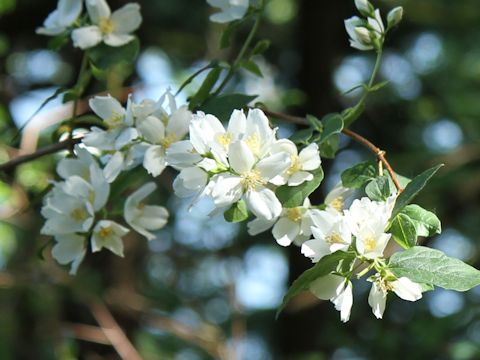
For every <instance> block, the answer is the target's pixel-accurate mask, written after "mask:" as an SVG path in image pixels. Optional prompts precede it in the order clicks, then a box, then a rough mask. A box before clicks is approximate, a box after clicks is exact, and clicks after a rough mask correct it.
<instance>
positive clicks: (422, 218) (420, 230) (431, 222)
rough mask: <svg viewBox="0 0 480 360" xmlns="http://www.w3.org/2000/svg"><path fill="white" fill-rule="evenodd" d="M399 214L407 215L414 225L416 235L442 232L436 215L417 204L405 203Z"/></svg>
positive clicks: (431, 234)
mask: <svg viewBox="0 0 480 360" xmlns="http://www.w3.org/2000/svg"><path fill="white" fill-rule="evenodd" d="M400 214H405V215H408V217H409V218H410V219H411V220H412V222H413V223H414V225H415V229H416V230H417V235H418V236H425V237H427V236H433V235H435V234H440V233H441V232H442V224H441V222H440V219H439V218H438V217H437V215H435V214H434V213H432V212H430V211H428V210H425V209H424V208H422V207H420V206H418V205H415V204H412V205H407V206H405V208H404V209H403V210H402V212H401V213H400Z"/></svg>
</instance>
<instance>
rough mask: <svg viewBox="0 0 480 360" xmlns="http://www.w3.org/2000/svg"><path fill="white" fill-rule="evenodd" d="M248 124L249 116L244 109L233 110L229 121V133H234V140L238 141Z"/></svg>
mask: <svg viewBox="0 0 480 360" xmlns="http://www.w3.org/2000/svg"><path fill="white" fill-rule="evenodd" d="M246 126H247V117H246V116H245V113H244V112H243V110H233V112H232V115H231V116H230V120H229V121H228V129H227V131H228V133H229V134H231V135H232V140H233V141H236V140H238V139H239V138H240V136H241V135H243V134H244V133H245V129H246Z"/></svg>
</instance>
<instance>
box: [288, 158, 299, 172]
mask: <svg viewBox="0 0 480 360" xmlns="http://www.w3.org/2000/svg"><path fill="white" fill-rule="evenodd" d="M290 159H291V161H292V165H291V166H290V168H289V169H288V170H287V175H293V174H295V173H296V172H299V171H300V170H302V164H301V163H300V159H299V157H298V156H297V155H292V156H291V157H290Z"/></svg>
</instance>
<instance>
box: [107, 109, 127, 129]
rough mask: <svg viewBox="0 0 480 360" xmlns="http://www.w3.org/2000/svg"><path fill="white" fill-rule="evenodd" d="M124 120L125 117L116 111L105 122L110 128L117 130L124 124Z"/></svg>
mask: <svg viewBox="0 0 480 360" xmlns="http://www.w3.org/2000/svg"><path fill="white" fill-rule="evenodd" d="M122 120H123V115H120V114H119V113H117V112H115V111H114V112H113V113H112V116H111V117H110V118H108V119H107V120H105V122H106V123H107V125H108V127H110V128H115V127H117V126H118V125H120V124H121V123H122Z"/></svg>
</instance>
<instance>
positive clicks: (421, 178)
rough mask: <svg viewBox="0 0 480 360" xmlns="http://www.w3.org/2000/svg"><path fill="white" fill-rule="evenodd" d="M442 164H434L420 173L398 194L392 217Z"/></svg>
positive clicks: (420, 189) (415, 194)
mask: <svg viewBox="0 0 480 360" xmlns="http://www.w3.org/2000/svg"><path fill="white" fill-rule="evenodd" d="M442 166H443V164H440V165H437V166H434V167H432V168H430V169H428V170H426V171H424V172H423V173H421V174H420V175H418V176H416V177H415V178H414V179H413V180H412V181H411V182H410V183H409V184H408V185H407V187H406V188H405V189H404V190H403V192H402V193H401V194H400V195H399V196H398V198H397V201H396V202H395V207H394V208H393V213H392V218H393V217H395V216H396V215H397V214H398V213H399V212H400V211H402V209H403V208H404V207H405V206H407V205H408V204H409V203H410V202H411V201H412V200H413V199H414V198H415V197H416V196H417V195H418V193H419V192H420V191H422V189H423V188H424V187H425V186H426V185H427V183H428V182H429V181H430V179H431V178H432V177H433V175H435V174H436V173H437V171H438V170H440V168H441V167H442Z"/></svg>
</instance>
